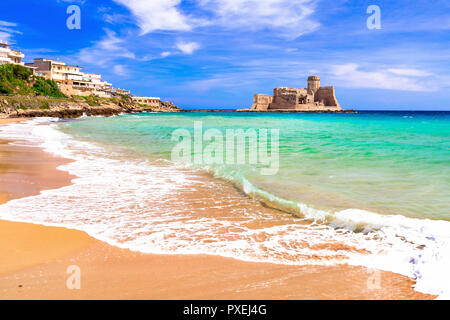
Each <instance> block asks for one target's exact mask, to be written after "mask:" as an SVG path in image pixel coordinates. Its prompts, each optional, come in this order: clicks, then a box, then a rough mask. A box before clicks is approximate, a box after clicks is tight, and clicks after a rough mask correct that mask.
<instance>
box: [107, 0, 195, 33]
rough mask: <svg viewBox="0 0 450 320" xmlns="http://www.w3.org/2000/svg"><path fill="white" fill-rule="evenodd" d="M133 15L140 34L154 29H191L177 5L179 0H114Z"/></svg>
mask: <svg viewBox="0 0 450 320" xmlns="http://www.w3.org/2000/svg"><path fill="white" fill-rule="evenodd" d="M114 1H115V2H117V3H119V4H122V5H124V6H126V7H127V8H128V9H129V10H130V11H131V12H132V13H133V15H134V16H135V18H136V21H137V24H138V26H139V27H140V28H141V31H142V34H146V33H150V32H153V31H156V30H171V31H189V30H191V29H192V26H191V24H190V23H189V22H188V19H189V18H188V17H187V16H185V15H184V14H183V13H182V12H181V11H180V10H179V8H177V7H178V5H179V4H180V3H181V0H114Z"/></svg>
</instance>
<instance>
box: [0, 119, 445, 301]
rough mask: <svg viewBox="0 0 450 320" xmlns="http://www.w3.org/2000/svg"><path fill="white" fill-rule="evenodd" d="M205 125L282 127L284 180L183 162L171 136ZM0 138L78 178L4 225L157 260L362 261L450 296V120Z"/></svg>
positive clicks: (112, 123) (4, 210)
mask: <svg viewBox="0 0 450 320" xmlns="http://www.w3.org/2000/svg"><path fill="white" fill-rule="evenodd" d="M195 123H201V124H202V127H203V129H204V130H208V129H217V130H219V131H220V132H223V133H225V131H226V130H227V129H243V130H248V129H255V130H261V129H269V130H270V129H276V130H279V149H278V154H279V167H278V170H277V171H276V174H273V175H262V174H261V171H260V170H258V165H256V166H255V165H251V164H249V163H243V164H236V163H231V164H227V163H226V162H223V163H215V164H214V163H213V164H211V163H209V164H202V163H195V164H192V163H180V162H179V161H178V162H174V161H172V157H171V155H172V150H173V148H174V146H175V145H176V142H175V141H174V140H173V139H172V135H173V132H174V131H175V130H177V129H186V130H187V131H189V132H193V131H194V125H195ZM2 131H3V132H2V134H1V135H2V137H4V138H10V139H13V140H21V141H22V142H21V143H26V144H32V145H40V146H43V147H44V148H45V149H46V150H47V151H49V152H52V153H55V154H58V155H60V156H64V157H67V158H71V159H74V160H75V161H74V162H72V163H70V164H68V165H65V166H63V167H61V169H63V170H66V171H69V172H70V173H72V174H74V175H76V176H77V177H78V178H77V179H75V180H74V181H73V182H74V184H73V185H72V186H68V187H64V188H61V189H58V190H48V191H44V192H42V194H41V195H39V196H35V197H29V198H25V199H18V200H14V201H10V202H9V203H8V204H6V205H3V206H0V217H1V218H4V219H9V220H15V221H29V222H36V223H42V224H46V225H62V226H66V227H72V228H75V229H80V230H84V231H86V232H88V233H89V234H91V235H92V236H94V237H96V238H98V239H101V240H103V241H107V242H108V243H111V244H113V245H117V246H120V247H124V248H129V249H132V250H137V251H141V252H147V253H166V254H171V253H173V254H180V253H187V254H217V255H222V256H227V257H234V258H237V259H242V260H246V261H261V262H272V263H284V264H298V265H308V264H311V265H313V264H322V265H323V264H335V263H348V264H353V265H363V266H367V267H371V268H378V269H382V270H389V271H393V272H397V273H401V274H404V275H407V276H409V277H411V278H413V279H415V280H417V284H416V289H417V290H419V291H422V292H426V293H433V294H439V295H441V297H448V294H449V291H450V277H449V275H448V269H449V267H450V222H449V220H450V210H449V209H450V113H448V112H360V113H355V114H309V113H296V114H287V113H266V114H264V113H257V114H255V113H227V112H220V113H218V112H214V113H142V114H132V115H121V116H116V117H110V118H104V117H94V118H93V117H85V118H82V119H77V120H70V121H57V120H56V119H40V120H32V121H29V122H27V123H18V124H12V125H9V126H7V127H5V128H3V129H2ZM193 153H194V152H193ZM236 190H237V191H236ZM255 203H263V204H264V206H262V205H258V204H255ZM268 208H269V209H268Z"/></svg>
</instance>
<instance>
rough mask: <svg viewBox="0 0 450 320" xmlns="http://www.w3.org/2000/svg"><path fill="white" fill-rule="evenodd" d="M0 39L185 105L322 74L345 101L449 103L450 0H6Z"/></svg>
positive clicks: (417, 105) (219, 103) (370, 105)
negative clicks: (75, 11)
mask: <svg viewBox="0 0 450 320" xmlns="http://www.w3.org/2000/svg"><path fill="white" fill-rule="evenodd" d="M72 4H75V5H78V6H79V7H80V9H81V29H80V30H69V29H68V28H67V27H66V20H67V18H68V17H69V15H68V14H67V13H66V10H67V8H68V6H70V5H72ZM370 5H377V6H379V8H380V10H381V29H369V28H367V25H366V21H367V19H368V18H369V17H370V14H368V13H367V12H366V11H367V8H368V6H370ZM0 39H3V40H8V41H9V42H10V43H12V44H13V47H15V48H18V49H20V50H22V51H23V52H24V53H25V55H26V57H25V61H27V62H28V61H30V62H31V61H32V59H33V58H36V57H48V58H55V59H60V60H63V61H65V62H67V63H70V64H75V65H80V66H82V67H84V70H85V71H86V72H97V73H101V74H102V75H103V78H104V79H105V80H107V81H109V82H112V83H113V84H114V86H116V87H121V88H127V89H131V90H132V93H134V94H136V95H144V96H159V97H161V98H162V99H164V100H169V101H172V102H174V103H175V104H177V105H179V106H181V107H184V108H243V107H250V106H251V104H252V96H253V94H254V93H266V94H271V93H272V89H273V88H274V87H279V86H288V87H299V88H300V87H305V86H306V78H307V76H308V75H312V74H315V75H319V76H320V77H321V83H322V84H323V85H334V86H335V87H336V93H337V97H338V99H339V101H340V103H341V105H342V106H343V107H347V108H354V109H359V110H363V109H371V110H374V109H397V110H403V109H411V110H450V90H449V89H450V1H448V0H435V1H433V2H432V3H430V1H429V0H427V1H423V0H415V1H403V0H400V1H392V0H387V1H376V0H371V1H358V0H354V1H345V0H333V1H330V0H102V1H99V0H75V1H70V0H22V1H18V0H2V10H1V12H0Z"/></svg>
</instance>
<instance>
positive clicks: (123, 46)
mask: <svg viewBox="0 0 450 320" xmlns="http://www.w3.org/2000/svg"><path fill="white" fill-rule="evenodd" d="M76 58H77V60H78V61H81V62H84V63H88V64H92V65H99V66H102V65H107V64H109V63H110V62H111V61H113V60H115V59H117V58H127V59H135V58H136V56H135V54H134V53H133V52H131V51H129V50H128V49H127V43H126V41H125V39H121V38H119V37H117V35H116V33H115V32H113V31H111V30H108V29H106V36H105V37H104V38H103V39H101V40H100V41H99V42H97V43H96V44H95V45H94V46H92V47H89V48H84V49H82V50H81V51H80V52H79V53H78V54H77V57H76Z"/></svg>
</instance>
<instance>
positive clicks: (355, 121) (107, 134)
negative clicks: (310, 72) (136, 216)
mask: <svg viewBox="0 0 450 320" xmlns="http://www.w3.org/2000/svg"><path fill="white" fill-rule="evenodd" d="M196 121H201V122H202V124H203V130H204V131H205V130H207V129H210V128H216V129H219V130H220V131H221V132H223V133H225V131H226V129H237V128H242V129H244V130H247V129H249V128H253V129H255V130H259V129H263V128H266V129H279V130H280V147H279V170H278V173H277V174H275V175H269V176H267V175H266V176H264V175H261V173H260V171H259V170H255V166H253V165H250V164H248V163H246V164H244V165H236V164H231V165H226V164H225V165H222V164H216V165H214V164H212V165H211V164H210V165H206V164H205V165H203V166H202V164H199V165H194V166H195V167H197V168H202V167H203V169H205V170H208V171H209V172H212V173H214V174H215V175H216V176H218V177H223V178H226V179H228V180H230V181H231V182H234V183H235V184H236V185H238V186H240V187H243V184H244V180H247V181H249V182H250V183H251V184H252V185H253V186H255V187H256V188H258V189H261V190H264V191H266V192H268V193H270V194H272V195H274V196H276V197H280V198H283V199H286V200H292V201H295V202H301V203H307V204H310V205H314V206H316V207H318V208H321V209H330V210H342V209H347V208H359V209H366V210H370V211H375V212H379V213H382V214H401V215H405V216H409V217H418V218H430V219H442V220H450V113H449V112H360V113H358V114H249V113H226V112H224V113H181V114H177V113H172V114H165V113H162V114H140V115H124V116H120V117H114V118H100V119H99V118H91V119H85V120H82V121H73V122H69V123H67V124H64V125H63V126H62V127H63V128H64V131H65V132H67V133H70V134H73V135H74V136H76V137H80V138H83V139H88V140H89V139H92V140H94V141H101V142H104V143H107V144H110V145H115V146H118V147H122V148H125V149H129V150H132V151H135V152H138V153H140V154H142V155H143V156H148V157H151V158H152V159H154V158H164V159H167V160H170V159H171V151H172V149H173V148H174V146H175V145H176V143H175V142H174V141H172V140H171V137H172V132H173V131H174V130H176V129H179V128H183V129H187V130H190V131H192V135H193V128H194V122H196ZM206 145H207V144H206V143H205V144H204V147H206ZM269 146H270V144H269ZM247 149H248V143H247ZM192 151H193V153H194V150H192Z"/></svg>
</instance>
